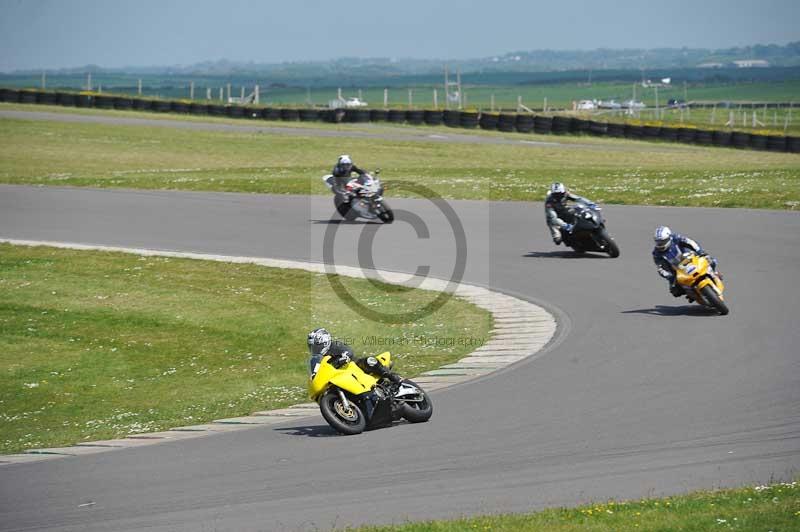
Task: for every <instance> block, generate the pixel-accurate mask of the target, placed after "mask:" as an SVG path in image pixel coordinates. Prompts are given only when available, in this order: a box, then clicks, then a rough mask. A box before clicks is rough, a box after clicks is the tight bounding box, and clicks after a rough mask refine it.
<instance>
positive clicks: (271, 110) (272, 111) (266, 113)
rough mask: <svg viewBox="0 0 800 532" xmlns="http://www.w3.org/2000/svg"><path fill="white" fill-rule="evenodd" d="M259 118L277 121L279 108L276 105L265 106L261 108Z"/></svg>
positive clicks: (279, 114)
mask: <svg viewBox="0 0 800 532" xmlns="http://www.w3.org/2000/svg"><path fill="white" fill-rule="evenodd" d="M261 118H263V119H264V120H275V121H278V120H280V119H281V110H280V109H278V108H277V107H265V108H263V109H262V110H261Z"/></svg>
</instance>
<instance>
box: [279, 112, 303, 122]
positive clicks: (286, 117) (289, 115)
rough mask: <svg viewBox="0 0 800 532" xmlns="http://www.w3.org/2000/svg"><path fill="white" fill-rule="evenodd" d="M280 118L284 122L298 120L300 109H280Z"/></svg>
mask: <svg viewBox="0 0 800 532" xmlns="http://www.w3.org/2000/svg"><path fill="white" fill-rule="evenodd" d="M281 120H283V121H286V122H297V121H298V120H300V111H298V110H297V109H281Z"/></svg>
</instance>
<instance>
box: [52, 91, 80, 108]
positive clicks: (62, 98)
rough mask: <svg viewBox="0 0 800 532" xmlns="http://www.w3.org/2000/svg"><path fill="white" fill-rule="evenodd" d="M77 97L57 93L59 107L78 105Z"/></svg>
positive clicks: (67, 93) (70, 94) (66, 93)
mask: <svg viewBox="0 0 800 532" xmlns="http://www.w3.org/2000/svg"><path fill="white" fill-rule="evenodd" d="M75 100H76V96H75V95H74V94H72V93H69V92H57V93H56V103H57V104H58V105H64V106H72V107H74V106H75V105H76V102H75Z"/></svg>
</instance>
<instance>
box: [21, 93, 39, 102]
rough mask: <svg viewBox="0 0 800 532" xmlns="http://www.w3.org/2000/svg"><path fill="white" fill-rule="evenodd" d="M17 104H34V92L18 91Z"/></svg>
mask: <svg viewBox="0 0 800 532" xmlns="http://www.w3.org/2000/svg"><path fill="white" fill-rule="evenodd" d="M19 103H36V92H35V91H30V90H21V91H19Z"/></svg>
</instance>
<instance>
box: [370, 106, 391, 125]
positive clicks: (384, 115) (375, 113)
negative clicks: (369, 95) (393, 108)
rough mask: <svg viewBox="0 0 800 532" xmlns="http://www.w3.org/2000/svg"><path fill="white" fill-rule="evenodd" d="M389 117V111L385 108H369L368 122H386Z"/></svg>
mask: <svg viewBox="0 0 800 532" xmlns="http://www.w3.org/2000/svg"><path fill="white" fill-rule="evenodd" d="M388 119H389V111H387V110H386V109H370V111H369V121H370V122H386V121H387V120H388Z"/></svg>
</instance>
